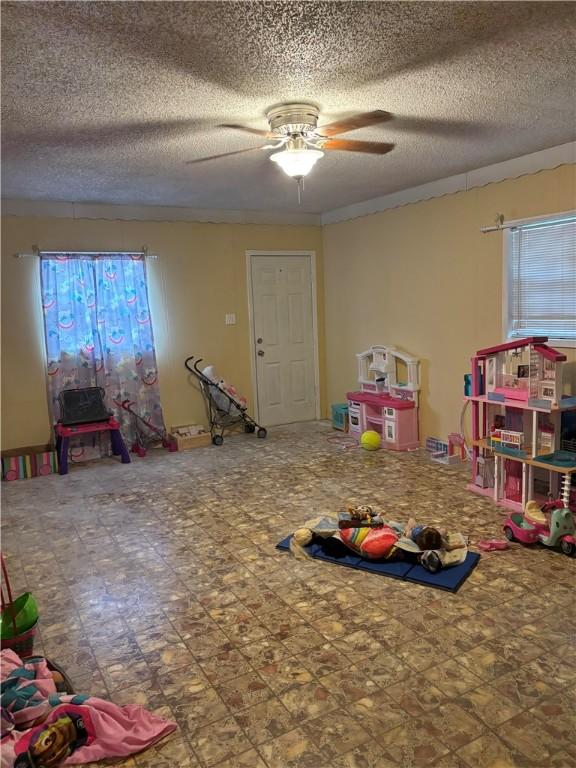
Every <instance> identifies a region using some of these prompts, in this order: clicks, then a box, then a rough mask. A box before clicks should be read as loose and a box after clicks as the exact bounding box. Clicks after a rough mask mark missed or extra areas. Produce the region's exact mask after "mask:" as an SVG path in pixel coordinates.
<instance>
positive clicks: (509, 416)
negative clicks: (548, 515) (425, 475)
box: [468, 336, 576, 511]
mask: <svg viewBox="0 0 576 768" xmlns="http://www.w3.org/2000/svg"><path fill="white" fill-rule="evenodd" d="M547 341H548V339H547V338H546V337H544V336H539V337H531V338H527V339H517V340H514V341H510V342H507V343H505V344H500V345H498V346H495V347H488V348H487V349H480V350H479V351H478V352H476V354H475V355H474V357H473V358H472V376H471V385H472V386H471V394H470V396H469V397H468V400H470V401H471V403H472V438H473V439H472V479H471V483H470V485H469V486H468V487H469V489H470V490H472V491H474V492H476V493H480V494H483V495H486V496H491V497H493V499H494V501H495V502H496V503H498V504H500V505H501V506H504V507H507V508H509V509H513V510H518V511H521V510H522V509H523V508H524V506H525V505H526V503H527V502H528V501H529V500H531V499H536V500H541V501H546V497H547V496H552V497H556V496H557V495H558V493H559V488H560V480H561V475H563V474H564V475H568V476H572V475H573V474H574V473H576V453H575V452H573V451H571V450H566V449H565V448H566V446H567V445H568V443H569V435H567V429H566V427H565V424H566V423H567V422H568V419H567V418H566V417H567V415H569V414H571V413H572V412H576V396H574V394H575V393H574V392H572V393H571V394H568V395H566V394H563V386H565V385H567V384H568V382H565V381H563V363H564V362H565V361H566V356H565V355H563V354H562V353H561V352H558V351H557V350H555V349H552V347H549V346H548V345H547V344H546V342H547ZM565 436H566V440H565V439H564V438H565Z"/></svg>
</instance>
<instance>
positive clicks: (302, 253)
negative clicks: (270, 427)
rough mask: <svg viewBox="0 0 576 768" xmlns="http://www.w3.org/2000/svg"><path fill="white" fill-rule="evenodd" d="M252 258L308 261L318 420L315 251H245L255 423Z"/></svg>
mask: <svg viewBox="0 0 576 768" xmlns="http://www.w3.org/2000/svg"><path fill="white" fill-rule="evenodd" d="M253 256H272V257H273V256H284V257H285V256H307V257H308V258H309V259H310V277H311V286H310V287H311V290H312V342H313V348H314V400H315V405H314V414H315V418H316V420H318V419H320V416H321V411H320V353H319V349H318V288H317V279H316V251H251V250H249V251H246V283H247V289H248V290H247V294H248V333H249V336H250V371H251V374H252V402H253V403H254V412H255V416H256V421H260V403H259V402H258V379H257V372H256V347H255V345H254V294H253V286H252V257H253Z"/></svg>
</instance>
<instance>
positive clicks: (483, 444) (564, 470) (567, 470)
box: [471, 437, 576, 475]
mask: <svg viewBox="0 0 576 768" xmlns="http://www.w3.org/2000/svg"><path fill="white" fill-rule="evenodd" d="M471 443H472V445H476V446H478V447H479V448H486V449H487V450H488V451H492V453H496V454H498V456H501V457H502V458H503V459H511V460H512V461H520V462H522V463H524V464H528V465H530V466H532V467H540V468H541V469H549V470H550V471H551V472H559V473H561V474H564V475H570V474H572V473H573V472H576V464H574V465H569V466H566V465H565V464H551V463H549V462H547V461H538V459H539V457H538V456H514V454H512V453H506V452H505V451H499V450H498V449H497V448H494V446H493V445H490V444H489V443H488V440H486V438H484V437H481V438H480V439H479V440H472V441H471ZM575 455H576V454H575Z"/></svg>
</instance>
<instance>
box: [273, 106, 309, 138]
mask: <svg viewBox="0 0 576 768" xmlns="http://www.w3.org/2000/svg"><path fill="white" fill-rule="evenodd" d="M319 114H320V110H319V109H318V107H316V106H314V104H281V105H280V106H278V107H273V108H272V109H270V110H269V111H268V113H267V114H266V117H267V118H268V123H269V124H270V130H271V131H272V132H273V133H276V134H277V135H278V136H294V135H304V136H306V135H307V134H311V133H312V134H313V133H315V131H316V127H317V125H318V115H319Z"/></svg>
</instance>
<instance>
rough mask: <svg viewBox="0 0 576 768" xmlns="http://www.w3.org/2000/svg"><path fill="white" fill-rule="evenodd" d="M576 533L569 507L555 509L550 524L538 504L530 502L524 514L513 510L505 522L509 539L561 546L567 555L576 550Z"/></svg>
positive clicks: (524, 542) (505, 533) (505, 531)
mask: <svg viewBox="0 0 576 768" xmlns="http://www.w3.org/2000/svg"><path fill="white" fill-rule="evenodd" d="M575 533H576V527H575V525H574V515H573V513H572V511H571V510H570V509H568V507H562V508H560V509H553V510H552V511H551V512H550V524H548V520H547V519H546V516H545V515H544V513H543V512H542V511H541V510H540V509H539V508H538V505H537V504H535V503H534V502H529V503H528V504H527V505H526V511H525V512H524V514H521V513H518V512H513V513H512V514H510V515H509V516H508V517H507V518H506V521H505V522H504V535H505V536H506V538H507V539H508V541H519V542H520V543H521V544H535V543H536V542H540V543H541V544H544V546H546V547H557V546H559V547H560V549H561V550H562V552H563V553H564V554H565V555H573V554H574V552H576V538H575V536H574V534H575Z"/></svg>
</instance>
